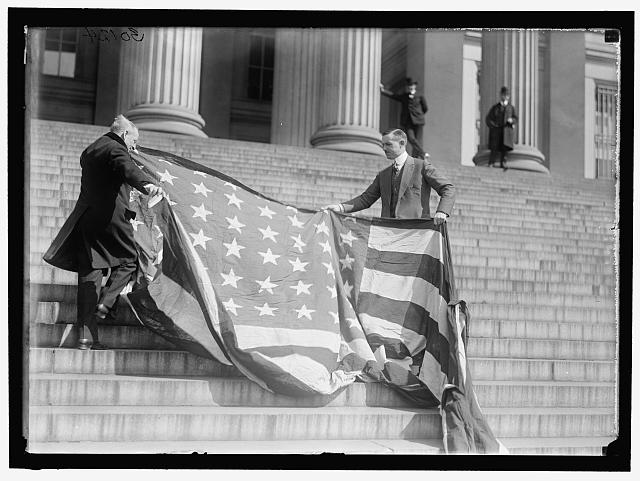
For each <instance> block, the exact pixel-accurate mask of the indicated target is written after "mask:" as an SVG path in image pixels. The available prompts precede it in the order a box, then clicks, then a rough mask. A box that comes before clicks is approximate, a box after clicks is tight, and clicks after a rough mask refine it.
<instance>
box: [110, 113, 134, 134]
mask: <svg viewBox="0 0 640 481" xmlns="http://www.w3.org/2000/svg"><path fill="white" fill-rule="evenodd" d="M125 130H127V131H129V132H136V131H137V130H138V127H136V126H135V125H134V123H133V122H131V121H130V120H129V119H128V118H126V117H125V116H124V115H122V114H119V115H118V116H117V117H116V118H115V119H113V123H112V124H111V132H113V133H114V134H118V135H120V134H121V133H122V132H124V131H125Z"/></svg>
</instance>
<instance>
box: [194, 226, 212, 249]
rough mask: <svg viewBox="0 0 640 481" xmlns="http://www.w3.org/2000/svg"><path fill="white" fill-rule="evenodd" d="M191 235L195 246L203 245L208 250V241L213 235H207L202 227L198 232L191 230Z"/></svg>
mask: <svg viewBox="0 0 640 481" xmlns="http://www.w3.org/2000/svg"><path fill="white" fill-rule="evenodd" d="M189 235H190V236H191V237H193V247H196V246H202V248H203V249H204V250H207V245H206V242H207V241H210V240H211V237H207V236H206V235H204V232H202V229H200V232H198V233H197V234H193V233H191V232H189Z"/></svg>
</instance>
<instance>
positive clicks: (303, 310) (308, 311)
mask: <svg viewBox="0 0 640 481" xmlns="http://www.w3.org/2000/svg"><path fill="white" fill-rule="evenodd" d="M294 311H296V312H297V313H298V319H300V318H301V317H306V318H307V319H309V320H311V313H313V312H316V311H315V309H307V306H306V304H303V305H302V307H301V308H300V309H294Z"/></svg>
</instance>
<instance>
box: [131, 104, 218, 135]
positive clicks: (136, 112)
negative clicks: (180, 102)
mask: <svg viewBox="0 0 640 481" xmlns="http://www.w3.org/2000/svg"><path fill="white" fill-rule="evenodd" d="M125 117H127V118H128V119H129V120H131V122H133V123H134V124H136V127H138V129H139V130H151V131H154V132H167V133H170V134H182V135H190V136H192V137H207V134H205V133H204V132H203V131H202V128H203V127H204V123H205V122H204V119H203V118H202V117H201V116H200V114H198V113H197V112H194V111H192V110H189V109H186V108H184V107H179V106H176V105H161V104H154V105H151V104H145V105H137V106H135V107H134V108H132V109H131V110H129V111H128V112H127V113H126V114H125Z"/></svg>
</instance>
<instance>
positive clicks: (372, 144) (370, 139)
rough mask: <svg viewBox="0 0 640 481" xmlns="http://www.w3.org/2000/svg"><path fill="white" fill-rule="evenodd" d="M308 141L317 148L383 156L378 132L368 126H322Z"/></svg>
mask: <svg viewBox="0 0 640 481" xmlns="http://www.w3.org/2000/svg"><path fill="white" fill-rule="evenodd" d="M310 142H311V145H312V146H313V147H315V148H317V149H327V150H340V151H344V152H356V153H360V154H370V155H379V156H384V151H383V150H382V137H381V136H380V133H379V132H378V131H376V130H374V129H372V128H369V127H358V126H349V125H331V126H329V127H322V128H321V129H319V130H318V131H316V133H315V134H313V135H312V136H311V139H310Z"/></svg>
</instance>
